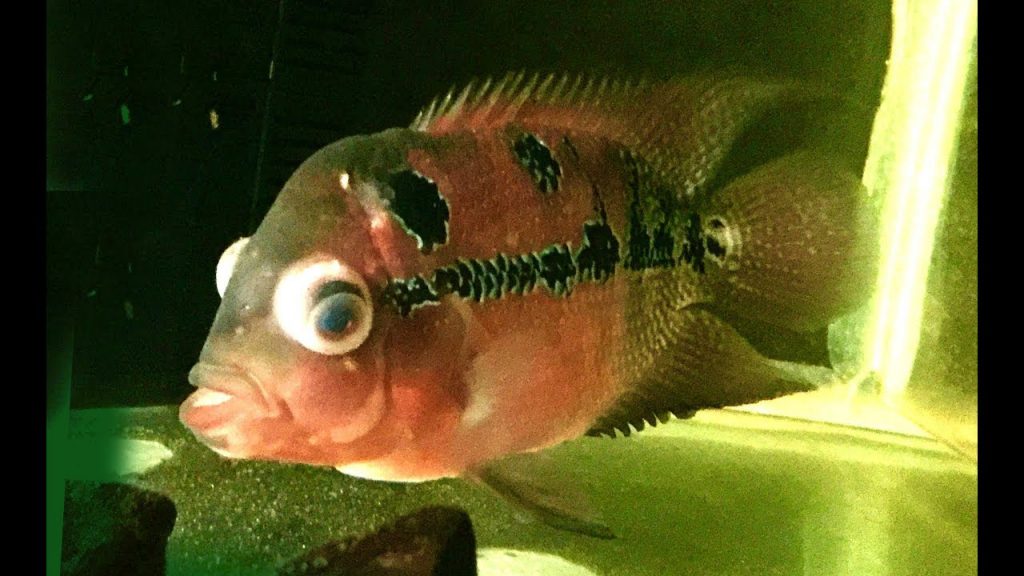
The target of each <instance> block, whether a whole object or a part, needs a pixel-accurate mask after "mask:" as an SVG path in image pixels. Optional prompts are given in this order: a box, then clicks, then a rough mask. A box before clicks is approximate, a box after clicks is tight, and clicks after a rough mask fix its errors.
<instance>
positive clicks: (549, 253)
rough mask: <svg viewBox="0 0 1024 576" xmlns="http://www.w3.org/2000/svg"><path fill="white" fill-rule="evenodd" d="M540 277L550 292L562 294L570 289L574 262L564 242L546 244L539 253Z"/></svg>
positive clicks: (573, 275)
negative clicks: (552, 244)
mask: <svg viewBox="0 0 1024 576" xmlns="http://www.w3.org/2000/svg"><path fill="white" fill-rule="evenodd" d="M540 265H541V269H540V277H541V279H542V280H544V285H545V286H547V288H548V290H550V291H551V292H553V293H555V294H558V295H562V294H568V293H569V292H570V291H571V290H572V282H573V280H574V279H575V277H576V263H575V262H573V256H572V253H571V252H570V250H569V247H568V246H567V245H565V244H558V245H555V246H548V247H547V248H545V249H544V250H543V251H541V253H540Z"/></svg>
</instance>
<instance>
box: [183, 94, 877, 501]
mask: <svg viewBox="0 0 1024 576" xmlns="http://www.w3.org/2000/svg"><path fill="white" fill-rule="evenodd" d="M802 97H805V95H804V94H803V93H802V91H801V90H800V89H799V88H798V87H795V86H794V85H792V84H788V83H783V82H770V81H763V80H751V79H744V78H738V77H719V78H694V79H687V80H677V81H672V82H666V83H662V84H647V83H597V82H593V81H584V80H583V79H582V78H577V79H571V78H568V77H564V78H563V77H555V76H551V77H548V78H546V79H543V80H541V79H540V78H539V77H534V78H532V79H530V78H526V77H525V76H523V75H510V76H508V77H506V78H505V79H503V80H501V81H500V82H497V83H493V84H492V83H487V84H485V85H483V86H480V87H477V88H469V89H467V90H465V91H463V92H462V93H461V94H460V95H458V96H456V95H455V94H449V95H448V96H447V97H445V98H444V99H441V100H439V101H436V102H435V103H434V104H432V105H431V106H430V107H428V108H426V109H425V110H424V112H422V113H421V115H420V116H419V117H418V118H417V119H416V121H414V123H413V125H412V127H410V128H408V129H392V130H387V131H384V132H381V133H379V134H375V135H370V136H356V137H350V138H346V139H343V140H341V141H339V142H336V143H334V144H331V145H329V146H327V147H325V148H323V149H321V150H320V151H318V152H317V153H316V154H314V155H313V156H312V157H311V158H309V159H308V160H307V161H305V162H304V163H303V164H302V165H301V166H300V167H299V169H298V170H297V171H296V172H295V174H294V175H293V176H292V177H291V178H290V179H289V180H288V182H287V183H286V184H285V186H284V188H283V190H282V191H281V193H280V194H279V196H278V198H277V200H276V202H275V204H274V205H273V206H272V208H271V210H270V211H269V213H268V214H267V216H266V218H265V219H264V221H263V222H262V223H261V225H260V227H259V228H258V229H257V231H256V232H255V233H254V234H253V236H252V237H251V238H249V239H242V240H240V241H239V242H238V243H236V245H234V246H233V247H232V248H231V249H229V250H228V251H227V252H226V253H225V256H224V257H223V258H222V262H221V268H222V270H225V272H224V274H223V275H222V276H223V278H224V280H223V281H219V283H220V284H221V287H222V288H223V300H222V304H221V307H220V309H219V310H218V312H217V316H216V318H215V320H214V324H213V327H212V328H211V331H210V335H209V337H208V339H207V341H206V343H205V345H204V348H203V350H202V353H201V356H200V360H199V363H198V364H197V365H196V367H195V368H193V370H192V372H191V374H190V381H191V382H192V383H193V384H194V385H196V386H197V387H198V390H197V391H196V392H195V393H194V394H193V395H192V396H191V397H190V398H189V399H188V400H186V402H185V403H184V404H183V405H182V408H181V419H182V421H183V422H184V423H185V424H186V425H187V426H189V427H190V428H191V429H192V430H193V432H194V433H195V434H196V436H197V437H198V438H199V439H200V440H202V441H203V442H205V443H207V444H208V445H209V446H210V447H211V448H213V449H214V450H216V451H218V452H219V453H221V454H222V455H224V456H227V457H231V458H257V459H270V460H281V461H292V462H303V463H308V464H314V465H328V466H334V467H337V468H338V469H339V470H341V471H343V472H345V473H348V474H351V475H355V476H360V477H367V478H373V479H380V480H392V481H422V480H429V479H434V478H441V477H450V476H463V475H467V474H471V473H472V472H473V471H474V470H478V469H480V467H482V466H486V465H487V464H488V463H489V462H492V461H495V460H497V459H500V458H502V457H503V456H506V455H510V454H517V453H525V452H533V451H537V450H540V449H543V448H546V447H549V446H552V445H555V444H558V443H560V442H563V441H566V440H569V439H572V438H576V437H579V436H581V435H584V434H587V433H591V434H598V433H603V434H607V435H614V434H615V431H616V430H619V431H622V432H624V433H627V434H628V433H629V431H630V427H631V426H632V427H634V428H640V427H642V426H643V424H644V422H648V423H651V424H653V423H655V422H656V421H658V420H662V421H663V420H664V419H665V418H667V417H668V415H669V414H676V415H679V416H685V415H688V414H691V413H692V412H693V411H695V410H698V409H701V408H707V407H718V406H724V405H730V404H740V403H747V402H752V401H756V400H761V399H765V398H770V397H774V396H778V395H782V394H786V393H791V392H797V391H801V390H807V389H809V388H810V387H812V383H810V382H809V381H808V379H807V378H805V377H803V376H801V375H800V374H801V373H800V371H799V370H793V369H791V367H789V366H787V365H786V364H785V363H782V362H777V361H774V360H770V359H767V358H765V357H763V356H762V355H760V354H759V353H758V352H757V351H756V350H754V348H753V347H751V346H750V345H749V344H748V343H747V342H746V341H745V340H744V338H743V337H742V336H741V335H740V334H739V333H738V332H737V331H736V330H735V329H734V328H733V327H732V326H730V324H729V323H728V322H726V321H725V320H723V318H724V317H728V316H729V315H735V316H740V317H744V318H749V319H751V320H753V321H757V322H763V323H767V324H770V325H776V326H779V328H780V330H797V331H804V330H812V329H817V328H821V327H823V326H825V325H826V324H827V323H828V322H829V321H830V320H831V319H833V318H835V317H836V316H838V315H839V314H840V313H842V312H845V311H847V310H849V309H850V308H852V307H854V306H855V305H856V304H857V303H858V302H859V301H860V299H861V297H862V295H863V290H862V286H863V283H864V282H865V281H866V280H867V279H868V278H869V277H870V274H871V273H872V272H873V270H872V261H873V256H874V253H873V226H872V223H871V219H870V217H869V215H868V214H867V211H866V210H865V209H864V207H863V200H864V194H863V190H862V188H861V187H860V184H859V183H858V181H857V179H856V178H855V177H854V176H853V175H852V174H849V173H848V172H846V171H845V170H843V169H842V168H841V167H839V166H838V165H837V164H836V163H834V162H832V161H831V160H829V159H828V158H827V157H826V156H824V155H821V154H817V153H814V152H810V151H801V152H797V153H795V154H792V155H790V156H787V157H784V158H782V159H780V160H777V161H775V162H772V163H769V164H767V165H765V166H762V167H760V168H757V169H755V170H754V171H752V172H751V173H750V174H748V175H747V176H744V177H741V178H739V179H737V180H736V181H734V182H731V183H729V184H727V185H726V186H724V187H723V188H722V189H721V190H707V189H706V184H707V182H708V181H709V180H710V179H711V178H712V176H714V174H715V173H716V171H717V170H718V168H719V167H720V165H721V163H722V160H723V158H724V157H725V155H726V154H727V153H728V150H729V147H730V145H731V144H732V143H733V142H734V141H735V140H736V138H737V137H738V136H739V135H740V134H741V133H742V132H743V130H744V129H746V128H747V127H748V126H749V124H750V123H751V121H752V120H753V119H754V118H756V117H757V115H758V114H761V113H763V112H764V111H765V110H766V109H770V108H772V107H774V106H777V105H779V104H780V103H781V102H784V101H786V100H787V99H794V98H802Z"/></svg>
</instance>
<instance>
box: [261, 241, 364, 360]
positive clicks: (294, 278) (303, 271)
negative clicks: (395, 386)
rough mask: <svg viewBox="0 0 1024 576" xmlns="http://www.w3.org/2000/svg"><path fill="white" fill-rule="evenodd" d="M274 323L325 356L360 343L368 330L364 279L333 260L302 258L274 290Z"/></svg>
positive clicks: (344, 351)
mask: <svg viewBox="0 0 1024 576" xmlns="http://www.w3.org/2000/svg"><path fill="white" fill-rule="evenodd" d="M274 314H275V315H276V317H277V321H278V324H279V325H280V326H281V328H282V329H283V330H284V331H285V333H287V334H288V336H289V337H291V338H292V339H293V340H295V341H296V342H298V343H299V344H302V345H303V346H305V347H306V348H308V349H310V350H312V351H313V352H317V353H320V354H326V355H332V356H333V355H337V354H345V353H346V352H350V351H352V350H354V349H356V348H358V347H359V345H360V344H362V343H363V341H364V340H366V337H367V336H368V335H369V333H370V327H371V325H372V320H373V307H372V306H371V304H370V299H369V290H367V288H366V283H365V282H363V279H362V278H361V277H360V276H359V275H358V274H357V273H356V272H355V271H353V270H352V269H351V268H349V267H347V266H345V265H344V264H341V263H340V262H338V261H337V260H320V261H313V262H309V261H306V262H300V263H298V264H295V265H293V266H292V267H291V268H289V269H288V270H287V271H286V272H285V274H284V275H282V277H281V280H280V281H279V283H278V286H277V291H276V292H275V294H274Z"/></svg>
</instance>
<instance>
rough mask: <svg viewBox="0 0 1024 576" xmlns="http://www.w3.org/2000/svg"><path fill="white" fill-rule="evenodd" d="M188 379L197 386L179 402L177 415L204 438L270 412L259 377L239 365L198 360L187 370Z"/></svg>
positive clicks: (269, 414)
mask: <svg viewBox="0 0 1024 576" xmlns="http://www.w3.org/2000/svg"><path fill="white" fill-rule="evenodd" d="M188 381H189V382H190V383H191V384H192V385H193V386H195V387H197V388H198V390H196V391H195V392H193V393H192V395H191V396H189V397H188V398H187V399H186V400H185V402H183V403H182V405H181V408H180V409H179V411H178V415H179V418H180V419H181V421H182V422H183V423H184V424H185V425H186V426H188V427H189V428H191V429H192V431H193V432H195V433H196V434H198V435H201V436H202V437H203V438H204V439H206V440H212V438H211V437H213V436H217V435H218V433H220V434H223V431H224V430H225V429H226V427H227V426H228V425H229V424H232V423H234V422H235V421H236V420H239V419H241V418H246V419H255V418H267V417H271V416H273V412H274V410H273V408H272V404H271V403H270V402H269V400H268V399H267V397H266V395H265V393H264V391H263V388H262V387H261V386H260V384H259V381H258V380H257V379H256V378H254V377H253V376H252V375H251V374H250V373H248V372H246V371H245V370H243V369H241V368H237V367H235V366H228V365H223V364H213V363H210V362H200V363H198V364H196V365H195V366H193V367H192V370H191V371H189V374H188Z"/></svg>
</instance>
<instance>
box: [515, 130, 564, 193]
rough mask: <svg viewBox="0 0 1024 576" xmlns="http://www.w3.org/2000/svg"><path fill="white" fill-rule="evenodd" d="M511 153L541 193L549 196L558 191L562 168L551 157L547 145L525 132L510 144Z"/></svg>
mask: <svg viewBox="0 0 1024 576" xmlns="http://www.w3.org/2000/svg"><path fill="white" fill-rule="evenodd" d="M512 151H513V152H514V153H515V155H516V159H517V160H519V163H520V164H522V165H523V168H526V171H527V172H529V173H530V177H531V178H533V182H534V184H536V185H537V187H538V188H540V191H541V192H542V193H544V194H551V193H553V192H557V191H558V180H559V178H561V177H562V167H561V166H560V165H559V164H558V161H557V160H555V157H554V156H552V155H551V149H550V148H548V147H547V145H545V144H544V143H543V142H541V141H540V140H539V139H538V138H537V137H536V136H534V135H533V134H530V133H529V132H527V133H525V134H523V135H522V136H520V137H519V138H517V139H516V141H515V142H513V143H512Z"/></svg>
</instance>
